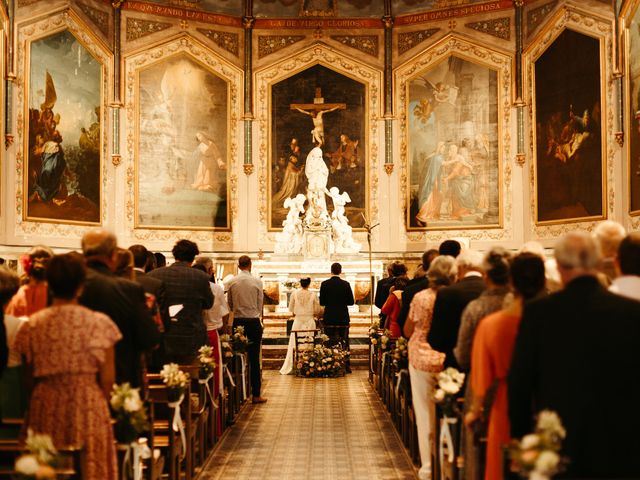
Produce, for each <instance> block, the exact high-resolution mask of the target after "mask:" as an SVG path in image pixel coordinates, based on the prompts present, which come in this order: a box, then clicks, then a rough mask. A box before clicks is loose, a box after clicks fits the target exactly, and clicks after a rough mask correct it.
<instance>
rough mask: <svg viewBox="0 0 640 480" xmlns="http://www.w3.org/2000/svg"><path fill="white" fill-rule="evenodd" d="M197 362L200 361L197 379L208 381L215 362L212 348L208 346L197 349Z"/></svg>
mask: <svg viewBox="0 0 640 480" xmlns="http://www.w3.org/2000/svg"><path fill="white" fill-rule="evenodd" d="M198 360H199V361H200V369H199V370H198V378H199V379H200V380H208V379H209V378H210V377H211V375H213V371H214V370H215V368H216V361H215V360H214V358H213V348H212V347H210V346H209V345H203V346H202V347H200V348H199V349H198Z"/></svg>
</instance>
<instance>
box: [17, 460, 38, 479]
mask: <svg viewBox="0 0 640 480" xmlns="http://www.w3.org/2000/svg"><path fill="white" fill-rule="evenodd" d="M38 468H40V464H39V463H38V459H37V458H36V456H35V455H22V456H21V457H20V458H18V459H17V460H16V464H15V469H16V472H18V473H21V474H22V475H27V476H35V474H36V472H37V471H38Z"/></svg>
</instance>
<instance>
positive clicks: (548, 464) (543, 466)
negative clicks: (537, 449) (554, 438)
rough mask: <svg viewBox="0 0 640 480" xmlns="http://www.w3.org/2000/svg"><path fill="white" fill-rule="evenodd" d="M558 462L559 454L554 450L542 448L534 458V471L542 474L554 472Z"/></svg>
mask: <svg viewBox="0 0 640 480" xmlns="http://www.w3.org/2000/svg"><path fill="white" fill-rule="evenodd" d="M559 463H560V456H559V455H558V454H557V453H556V452H552V451H551V450H544V451H543V452H542V453H540V455H539V456H538V459H537V460H536V464H535V471H537V472H539V473H541V474H543V475H552V474H554V473H555V471H556V468H557V467H558V464H559Z"/></svg>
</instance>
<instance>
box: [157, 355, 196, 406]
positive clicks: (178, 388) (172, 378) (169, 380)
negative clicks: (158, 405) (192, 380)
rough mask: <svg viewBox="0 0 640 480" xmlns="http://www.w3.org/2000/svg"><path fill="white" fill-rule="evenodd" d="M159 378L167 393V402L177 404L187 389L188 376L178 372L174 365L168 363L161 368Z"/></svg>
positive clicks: (178, 369) (178, 368)
mask: <svg viewBox="0 0 640 480" xmlns="http://www.w3.org/2000/svg"><path fill="white" fill-rule="evenodd" d="M160 376H161V377H162V381H163V382H164V384H165V385H166V386H167V389H168V391H169V393H168V395H167V396H168V398H169V401H170V402H179V401H180V398H181V397H182V396H183V395H184V392H185V390H186V389H187V384H188V382H189V374H188V373H185V372H183V371H182V370H180V367H178V365H177V364H176V363H168V364H166V365H164V366H163V367H162V370H161V371H160Z"/></svg>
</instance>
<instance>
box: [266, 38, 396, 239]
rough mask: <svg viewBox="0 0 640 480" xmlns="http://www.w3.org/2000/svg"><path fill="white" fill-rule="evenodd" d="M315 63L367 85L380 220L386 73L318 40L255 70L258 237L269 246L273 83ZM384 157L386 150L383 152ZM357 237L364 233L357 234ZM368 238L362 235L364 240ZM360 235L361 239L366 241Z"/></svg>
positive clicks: (371, 166)
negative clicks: (383, 95) (380, 165)
mask: <svg viewBox="0 0 640 480" xmlns="http://www.w3.org/2000/svg"><path fill="white" fill-rule="evenodd" d="M315 65H321V66H323V67H326V68H328V69H330V70H332V71H334V72H336V73H339V74H341V75H344V76H346V77H349V78H351V79H353V80H355V81H357V82H359V83H361V84H363V85H364V86H365V92H366V103H367V105H366V109H365V116H366V117H367V118H366V121H367V127H366V129H367V132H368V136H367V149H366V151H367V154H368V158H367V159H366V160H367V168H368V174H367V182H368V185H367V191H368V200H367V205H368V206H367V209H368V211H369V215H370V223H371V224H375V223H377V222H378V218H379V212H378V181H379V178H378V168H379V162H380V158H379V155H380V152H379V150H380V149H383V148H384V144H383V145H382V146H380V145H379V144H380V134H381V133H380V132H383V129H381V128H380V126H381V125H382V123H381V121H382V120H381V108H382V106H381V102H380V100H381V98H382V92H383V90H382V78H383V72H382V71H381V70H379V69H376V68H373V67H371V66H369V65H367V64H365V63H362V62H361V61H359V60H357V59H356V58H354V57H351V56H349V55H345V54H344V53H342V52H340V51H338V50H335V49H333V48H331V47H329V46H327V45H325V44H323V43H320V42H318V43H315V44H314V45H311V46H309V47H306V48H304V49H302V50H300V51H298V52H297V53H296V54H293V55H290V56H288V57H287V58H285V59H283V60H281V61H279V62H277V63H275V64H272V65H269V66H267V67H264V68H262V69H260V70H258V71H257V72H256V73H255V112H256V122H257V139H256V142H257V145H258V149H257V150H258V158H257V159H256V163H257V167H258V185H259V189H258V190H259V191H258V192H257V195H258V198H257V205H258V222H259V226H258V240H259V242H260V243H261V244H264V245H265V246H266V248H270V247H269V246H270V245H273V243H274V242H275V232H269V224H268V222H269V215H268V208H269V206H270V204H271V203H270V199H269V198H268V196H267V192H268V191H269V189H268V181H269V178H270V177H269V158H268V157H269V155H270V142H271V140H270V136H271V126H270V122H271V120H270V106H271V86H272V85H274V84H276V83H278V82H280V81H282V80H285V79H287V78H289V77H291V76H293V75H295V74H297V73H299V72H302V71H304V70H306V69H308V68H310V67H313V66H315ZM382 157H383V158H384V152H383V153H382ZM355 235H356V237H360V236H362V234H361V233H356V234H355ZM363 238H364V237H362V239H363ZM373 238H374V240H373V241H375V239H376V233H375V230H374V233H373ZM362 239H361V238H358V241H362Z"/></svg>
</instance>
